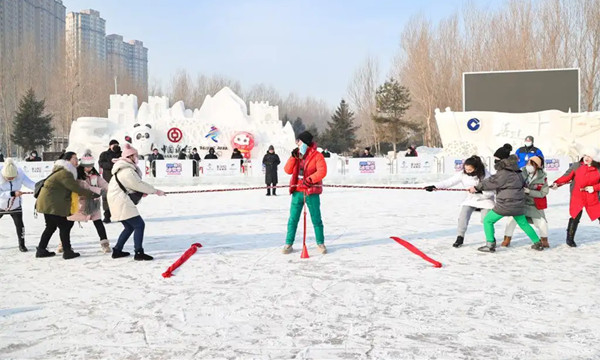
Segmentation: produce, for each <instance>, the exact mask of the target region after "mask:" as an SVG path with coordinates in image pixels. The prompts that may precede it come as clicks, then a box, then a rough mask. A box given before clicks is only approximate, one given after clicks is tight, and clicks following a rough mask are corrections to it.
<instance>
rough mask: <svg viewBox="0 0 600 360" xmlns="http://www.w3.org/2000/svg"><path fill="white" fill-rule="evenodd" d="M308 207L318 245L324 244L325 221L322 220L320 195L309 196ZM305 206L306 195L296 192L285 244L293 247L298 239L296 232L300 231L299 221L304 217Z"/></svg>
mask: <svg viewBox="0 0 600 360" xmlns="http://www.w3.org/2000/svg"><path fill="white" fill-rule="evenodd" d="M306 205H307V206H308V210H309V212H310V219H311V220H312V224H313V228H314V229H315V238H316V239H317V244H319V245H320V244H323V243H324V242H325V235H323V220H322V219H321V199H320V198H319V194H313V195H307V196H306ZM303 206H304V193H302V192H295V193H293V194H292V205H291V207H290V219H289V220H288V226H287V236H286V237H285V243H286V244H287V245H292V244H293V243H294V239H295V238H296V230H297V229H298V220H300V216H301V215H302V207H303Z"/></svg>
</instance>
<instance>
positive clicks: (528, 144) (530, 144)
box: [525, 141, 533, 147]
mask: <svg viewBox="0 0 600 360" xmlns="http://www.w3.org/2000/svg"><path fill="white" fill-rule="evenodd" d="M532 145H533V143H532V142H531V141H525V146H527V147H531V146H532Z"/></svg>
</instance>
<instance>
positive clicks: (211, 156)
mask: <svg viewBox="0 0 600 360" xmlns="http://www.w3.org/2000/svg"><path fill="white" fill-rule="evenodd" d="M217 159H218V157H217V155H216V154H215V148H213V147H211V148H209V149H208V154H206V155H205V156H204V160H217Z"/></svg>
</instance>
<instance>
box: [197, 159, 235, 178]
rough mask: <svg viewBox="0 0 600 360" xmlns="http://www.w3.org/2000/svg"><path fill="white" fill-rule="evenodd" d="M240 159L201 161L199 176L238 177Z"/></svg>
mask: <svg viewBox="0 0 600 360" xmlns="http://www.w3.org/2000/svg"><path fill="white" fill-rule="evenodd" d="M240 168H241V165H240V159H218V160H202V161H201V162H200V169H199V173H200V176H240V175H242V172H241V169H240Z"/></svg>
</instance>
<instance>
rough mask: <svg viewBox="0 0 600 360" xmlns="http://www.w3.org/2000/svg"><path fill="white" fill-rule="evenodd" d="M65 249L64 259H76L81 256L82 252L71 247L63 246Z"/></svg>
mask: <svg viewBox="0 0 600 360" xmlns="http://www.w3.org/2000/svg"><path fill="white" fill-rule="evenodd" d="M63 250H64V251H63V259H65V260H69V259H75V258H76V257H79V256H80V255H81V254H80V253H78V252H75V251H73V249H72V248H71V247H68V248H65V247H63Z"/></svg>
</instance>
